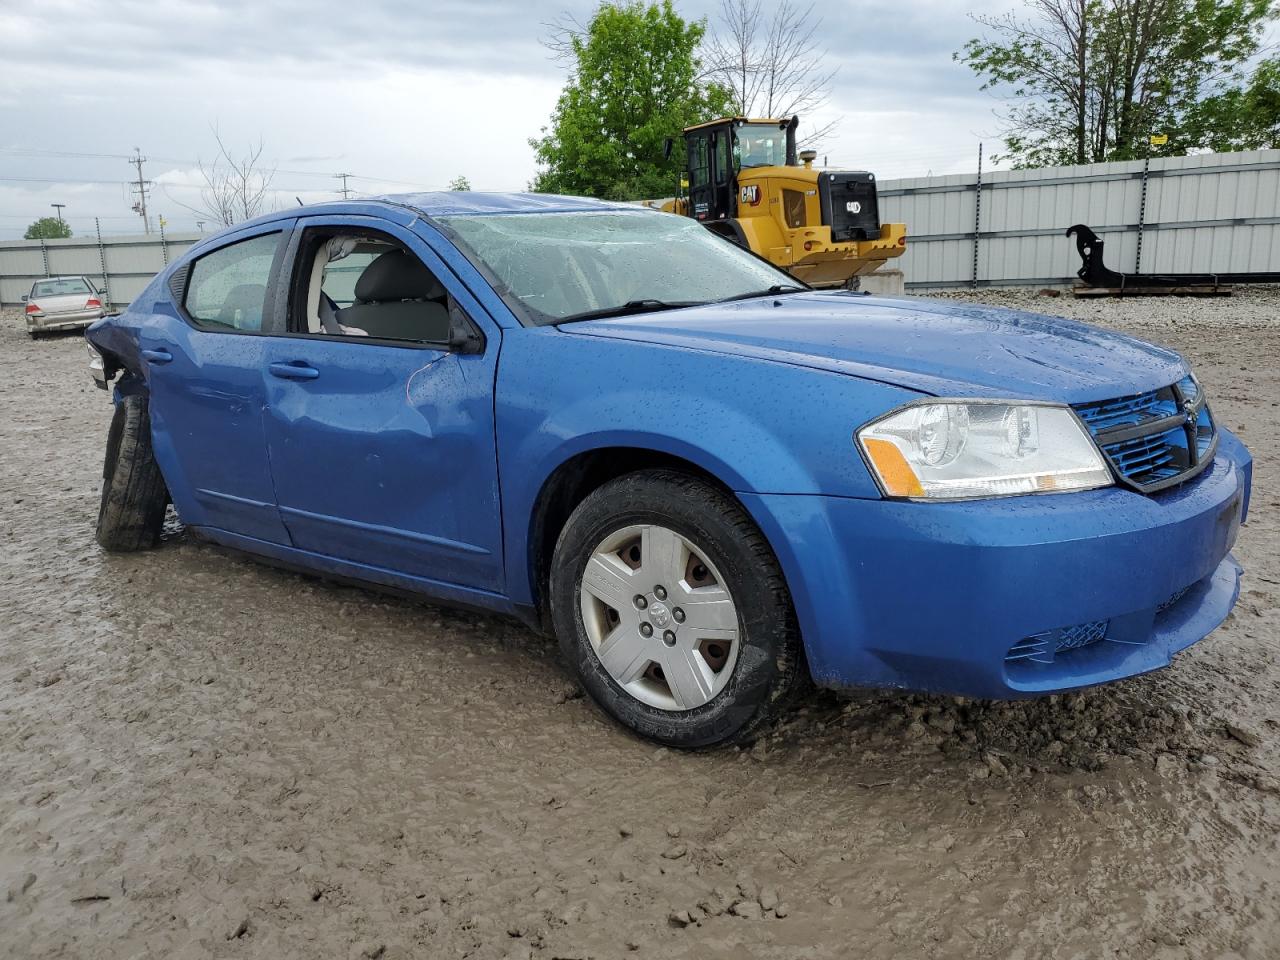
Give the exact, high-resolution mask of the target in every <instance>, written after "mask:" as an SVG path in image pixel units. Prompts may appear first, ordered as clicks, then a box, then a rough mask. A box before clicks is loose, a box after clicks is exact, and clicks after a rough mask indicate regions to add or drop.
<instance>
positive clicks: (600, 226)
mask: <svg viewBox="0 0 1280 960" xmlns="http://www.w3.org/2000/svg"><path fill="white" fill-rule="evenodd" d="M439 222H441V223H442V224H443V225H444V226H445V227H446V228H447V229H448V230H449V231H450V232H451V233H452V235H453V239H454V241H455V242H456V243H458V245H459V246H460V247H461V249H462V250H463V252H464V253H466V254H467V255H468V256H469V257H470V259H471V260H472V262H473V263H475V264H476V266H477V267H478V268H479V269H480V270H481V271H482V272H485V273H487V274H488V276H489V278H490V281H491V282H492V283H493V284H494V286H495V288H496V289H497V291H498V293H499V295H501V296H502V297H503V299H504V300H505V301H506V302H507V304H508V305H509V306H511V307H512V308H513V309H514V310H516V312H517V313H520V314H523V315H524V316H526V317H527V318H528V319H529V320H530V321H531V322H533V323H535V324H548V323H561V322H564V321H566V320H574V319H585V318H584V317H581V316H579V315H580V314H589V313H598V312H600V311H609V310H613V309H615V308H625V307H627V305H628V304H640V302H641V301H661V302H662V303H665V304H669V305H675V306H689V305H692V304H695V303H709V302H712V301H716V300H727V299H733V298H735V297H742V296H746V295H750V294H752V293H763V292H765V291H768V290H770V288H773V287H780V288H789V289H798V285H797V284H796V281H795V280H794V279H793V278H792V277H790V276H789V275H787V274H785V273H783V272H782V271H781V270H778V269H776V268H774V267H772V266H770V265H769V264H768V263H766V262H764V261H763V260H760V259H758V258H757V257H755V256H753V255H752V254H750V253H748V252H747V251H746V250H743V249H741V248H740V247H737V246H735V245H734V244H732V243H730V242H728V241H726V240H724V239H722V238H720V237H717V236H716V235H714V234H713V233H711V231H709V230H708V229H707V228H706V227H704V226H702V225H701V224H699V223H697V222H696V221H694V220H690V219H689V218H687V217H679V216H674V215H673V214H669V213H658V212H656V211H650V210H636V211H629V210H628V211H624V210H607V211H600V212H592V213H537V214H525V213H517V214H502V215H498V216H457V217H442V218H441V219H440V221H439Z"/></svg>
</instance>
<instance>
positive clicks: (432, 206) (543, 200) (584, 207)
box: [199, 190, 655, 246]
mask: <svg viewBox="0 0 1280 960" xmlns="http://www.w3.org/2000/svg"><path fill="white" fill-rule="evenodd" d="M379 206H390V207H399V208H400V209H402V210H403V209H408V210H413V211H414V212H415V213H417V214H419V215H421V216H424V217H426V218H427V219H428V220H431V219H433V218H435V217H453V216H461V215H466V216H490V215H498V214H509V213H583V212H593V211H602V210H620V211H628V212H635V211H644V212H649V213H653V212H655V211H651V210H648V209H647V208H646V207H642V206H640V205H639V204H634V203H620V202H616V201H609V200H595V199H592V198H591V197H567V196H561V195H559V194H554V193H482V192H480V191H476V190H453V191H450V190H440V191H433V192H429V193H389V194H384V195H382V196H378V197H361V198H360V199H358V200H329V201H326V202H324V203H312V204H305V205H303V206H300V207H285V208H283V209H281V210H275V211H273V212H271V213H268V214H264V215H263V216H260V217H255V218H254V219H253V220H249V221H247V222H245V223H237V224H236V225H235V229H237V230H239V229H243V228H245V227H252V226H256V225H257V224H262V223H271V222H272V221H275V220H286V219H289V218H291V217H296V216H298V215H300V214H302V215H306V214H312V215H315V214H328V215H335V214H336V215H342V214H355V215H360V214H364V215H368V214H370V213H372V212H374V208H377V207H379ZM220 235H221V234H214V236H220ZM199 246H203V244H199Z"/></svg>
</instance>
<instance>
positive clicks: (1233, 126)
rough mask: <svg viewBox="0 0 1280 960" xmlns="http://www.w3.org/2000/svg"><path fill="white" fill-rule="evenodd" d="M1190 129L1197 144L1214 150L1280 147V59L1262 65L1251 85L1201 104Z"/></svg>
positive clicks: (1197, 107)
mask: <svg viewBox="0 0 1280 960" xmlns="http://www.w3.org/2000/svg"><path fill="white" fill-rule="evenodd" d="M1187 128H1188V132H1189V135H1190V137H1191V138H1192V139H1193V140H1194V141H1195V142H1196V143H1198V144H1199V145H1200V146H1203V147H1207V148H1209V149H1210V150H1218V151H1223V150H1265V149H1269V148H1275V147H1280V57H1272V58H1270V59H1268V60H1264V61H1262V62H1261V63H1260V64H1258V67H1257V69H1255V70H1254V72H1253V76H1252V77H1251V78H1250V79H1249V82H1248V84H1246V85H1244V86H1241V87H1237V88H1235V89H1230V90H1226V91H1225V92H1223V93H1220V94H1218V95H1216V96H1212V97H1208V98H1207V99H1205V100H1203V101H1202V102H1201V103H1199V104H1197V106H1196V109H1194V110H1193V111H1191V112H1190V114H1189V115H1188V118H1187Z"/></svg>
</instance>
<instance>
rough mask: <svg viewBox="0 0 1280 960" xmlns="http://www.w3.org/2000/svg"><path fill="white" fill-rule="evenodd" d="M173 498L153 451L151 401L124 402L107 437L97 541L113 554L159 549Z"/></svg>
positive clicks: (127, 398) (125, 399)
mask: <svg viewBox="0 0 1280 960" xmlns="http://www.w3.org/2000/svg"><path fill="white" fill-rule="evenodd" d="M168 505H169V492H168V490H167V489H166V487H165V485H164V477H162V476H161V475H160V467H159V465H158V464H157V463H156V460H155V456H154V455H153V454H152V451H151V416H150V414H149V413H148V411H147V398H146V397H143V396H139V395H136V394H132V395H128V396H123V397H121V398H120V401H119V403H117V404H116V410H115V415H114V416H113V417H112V418H111V429H110V431H109V432H108V433H107V455H106V461H105V462H104V464H103V467H102V501H101V503H100V504H99V507H98V530H97V540H98V543H100V544H101V545H102V546H103V548H104V549H106V550H110V551H111V552H113V553H128V552H133V551H136V550H146V549H149V548H150V547H154V546H155V545H156V544H157V543H158V542H159V541H160V530H161V528H162V527H163V526H164V512H165V508H166V507H167V506H168Z"/></svg>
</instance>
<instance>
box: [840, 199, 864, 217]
mask: <svg viewBox="0 0 1280 960" xmlns="http://www.w3.org/2000/svg"><path fill="white" fill-rule="evenodd" d="M844 208H845V209H846V210H848V211H849V212H850V213H853V214H859V213H861V212H862V204H860V203H859V202H858V201H857V200H850V201H849V202H848V203H846V204H845V205H844Z"/></svg>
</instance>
